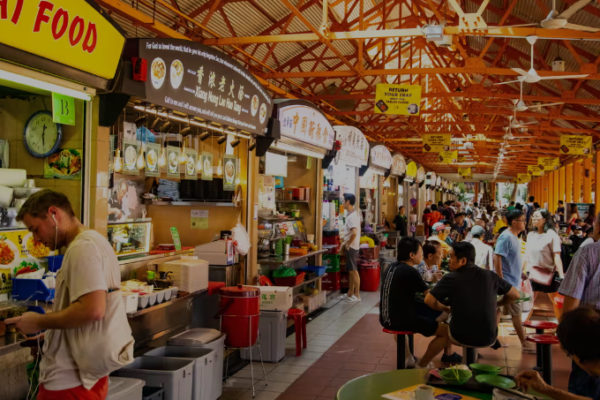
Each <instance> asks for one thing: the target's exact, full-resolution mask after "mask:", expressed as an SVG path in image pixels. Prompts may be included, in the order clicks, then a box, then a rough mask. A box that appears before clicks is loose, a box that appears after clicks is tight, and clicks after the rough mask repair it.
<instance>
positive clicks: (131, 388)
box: [106, 376, 146, 400]
mask: <svg viewBox="0 0 600 400" xmlns="http://www.w3.org/2000/svg"><path fill="white" fill-rule="evenodd" d="M145 384H146V383H145V382H144V381H142V380H140V379H132V378H121V377H118V376H111V377H109V378H108V395H107V396H106V400H142V390H143V388H144V385H145Z"/></svg>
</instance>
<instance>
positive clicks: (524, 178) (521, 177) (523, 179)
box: [517, 174, 531, 183]
mask: <svg viewBox="0 0 600 400" xmlns="http://www.w3.org/2000/svg"><path fill="white" fill-rule="evenodd" d="M530 180H531V175H529V174H517V183H527V182H529V181H530Z"/></svg>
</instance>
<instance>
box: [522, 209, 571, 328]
mask: <svg viewBox="0 0 600 400" xmlns="http://www.w3.org/2000/svg"><path fill="white" fill-rule="evenodd" d="M531 222H532V223H533V227H534V231H533V232H529V235H527V247H526V250H525V264H524V266H523V269H524V270H526V271H529V280H530V281H531V287H532V289H533V296H534V303H535V299H537V295H538V293H540V292H541V293H546V294H548V297H549V298H550V301H552V304H553V305H554V315H555V316H556V318H560V315H561V309H560V308H558V307H557V306H556V302H555V301H554V297H556V294H557V291H558V286H559V284H558V282H557V281H556V278H560V279H562V278H563V277H564V275H565V274H564V271H563V265H562V259H561V255H560V253H561V249H560V248H561V245H562V240H561V239H560V236H558V234H557V233H556V227H555V226H556V225H555V223H554V219H552V215H551V214H550V212H549V211H548V210H546V209H544V208H540V209H539V210H537V211H536V212H534V213H533V216H532V217H531ZM533 310H534V308H533V307H532V308H531V311H530V312H529V315H528V316H527V320H529V319H530V318H531V316H532V315H533Z"/></svg>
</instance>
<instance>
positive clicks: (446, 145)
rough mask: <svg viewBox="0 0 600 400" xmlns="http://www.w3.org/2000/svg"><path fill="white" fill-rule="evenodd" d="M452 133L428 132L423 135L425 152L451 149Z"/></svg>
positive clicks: (439, 151)
mask: <svg viewBox="0 0 600 400" xmlns="http://www.w3.org/2000/svg"><path fill="white" fill-rule="evenodd" d="M451 138H452V135H450V134H449V133H438V134H435V133H428V134H424V135H423V153H441V152H443V151H450V143H451Z"/></svg>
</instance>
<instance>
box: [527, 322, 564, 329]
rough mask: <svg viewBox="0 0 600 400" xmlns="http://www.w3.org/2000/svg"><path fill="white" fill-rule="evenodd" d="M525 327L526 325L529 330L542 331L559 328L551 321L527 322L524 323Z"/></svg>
mask: <svg viewBox="0 0 600 400" xmlns="http://www.w3.org/2000/svg"><path fill="white" fill-rule="evenodd" d="M523 325H525V326H527V327H529V328H535V329H542V330H546V329H556V327H557V326H558V325H557V324H556V323H554V322H549V321H525V322H523Z"/></svg>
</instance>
